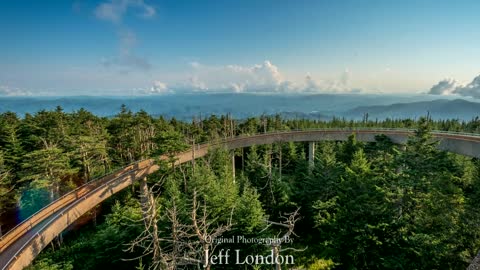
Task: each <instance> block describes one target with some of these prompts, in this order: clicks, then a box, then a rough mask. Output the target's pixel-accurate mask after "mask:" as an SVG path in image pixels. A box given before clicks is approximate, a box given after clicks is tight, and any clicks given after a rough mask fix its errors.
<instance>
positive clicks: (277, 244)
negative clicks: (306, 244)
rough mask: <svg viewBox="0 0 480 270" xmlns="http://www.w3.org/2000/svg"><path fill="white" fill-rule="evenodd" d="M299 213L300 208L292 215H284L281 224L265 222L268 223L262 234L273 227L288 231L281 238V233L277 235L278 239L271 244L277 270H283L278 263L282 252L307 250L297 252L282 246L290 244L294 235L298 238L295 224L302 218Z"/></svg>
mask: <svg viewBox="0 0 480 270" xmlns="http://www.w3.org/2000/svg"><path fill="white" fill-rule="evenodd" d="M299 211H300V208H297V210H295V211H294V212H292V213H288V214H285V215H282V216H281V218H282V219H283V221H281V222H274V221H270V220H266V221H265V222H266V223H267V226H266V227H265V229H263V230H262V232H263V231H265V230H267V229H268V228H270V227H271V226H273V225H275V226H280V227H283V228H286V229H287V230H286V232H285V233H284V234H283V235H282V236H281V237H280V233H281V232H280V233H279V234H278V235H277V237H276V238H275V239H273V240H272V241H271V242H270V243H269V246H270V248H271V249H272V251H273V258H274V262H275V270H281V269H282V266H281V264H280V263H278V256H279V255H280V253H281V252H282V251H286V250H295V251H304V250H305V249H306V248H305V249H303V250H296V249H293V248H285V249H282V244H284V243H287V242H289V241H290V237H291V236H292V235H295V236H296V234H295V233H294V229H295V223H297V221H298V220H300V216H299V213H298V212H299ZM287 215H288V216H287Z"/></svg>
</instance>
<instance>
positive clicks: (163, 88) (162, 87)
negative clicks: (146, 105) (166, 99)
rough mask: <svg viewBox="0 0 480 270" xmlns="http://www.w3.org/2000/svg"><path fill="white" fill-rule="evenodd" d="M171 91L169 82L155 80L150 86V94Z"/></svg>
mask: <svg viewBox="0 0 480 270" xmlns="http://www.w3.org/2000/svg"><path fill="white" fill-rule="evenodd" d="M169 92H170V90H169V89H168V86H167V84H166V83H163V82H161V81H154V82H153V86H152V87H151V88H150V91H149V93H150V94H166V93H169Z"/></svg>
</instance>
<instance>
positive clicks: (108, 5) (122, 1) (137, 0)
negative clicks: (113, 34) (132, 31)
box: [94, 0, 156, 24]
mask: <svg viewBox="0 0 480 270" xmlns="http://www.w3.org/2000/svg"><path fill="white" fill-rule="evenodd" d="M130 8H132V9H135V10H137V11H138V12H139V13H138V15H139V16H141V17H144V18H150V17H153V16H155V13H156V10H155V8H154V7H153V6H151V5H147V4H145V2H144V1H143V0H110V1H108V2H104V3H101V4H99V5H98V6H97V8H96V9H95V11H94V14H95V16H96V17H97V18H98V19H101V20H105V21H109V22H111V23H115V24H118V23H121V22H122V20H123V17H124V15H125V14H126V13H127V12H128V10H129V9H130Z"/></svg>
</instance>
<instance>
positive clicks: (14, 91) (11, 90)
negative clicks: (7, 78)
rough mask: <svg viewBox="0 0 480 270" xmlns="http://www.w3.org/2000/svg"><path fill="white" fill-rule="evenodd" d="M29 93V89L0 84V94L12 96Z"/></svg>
mask: <svg viewBox="0 0 480 270" xmlns="http://www.w3.org/2000/svg"><path fill="white" fill-rule="evenodd" d="M30 95H31V93H30V92H29V91H26V90H23V89H20V88H15V87H9V86H6V85H0V96H7V97H12V96H30Z"/></svg>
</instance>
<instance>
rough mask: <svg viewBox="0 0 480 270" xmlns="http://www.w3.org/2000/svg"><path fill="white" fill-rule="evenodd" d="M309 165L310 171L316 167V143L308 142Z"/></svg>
mask: <svg viewBox="0 0 480 270" xmlns="http://www.w3.org/2000/svg"><path fill="white" fill-rule="evenodd" d="M308 165H309V167H310V169H312V168H313V166H314V165H315V142H308Z"/></svg>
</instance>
